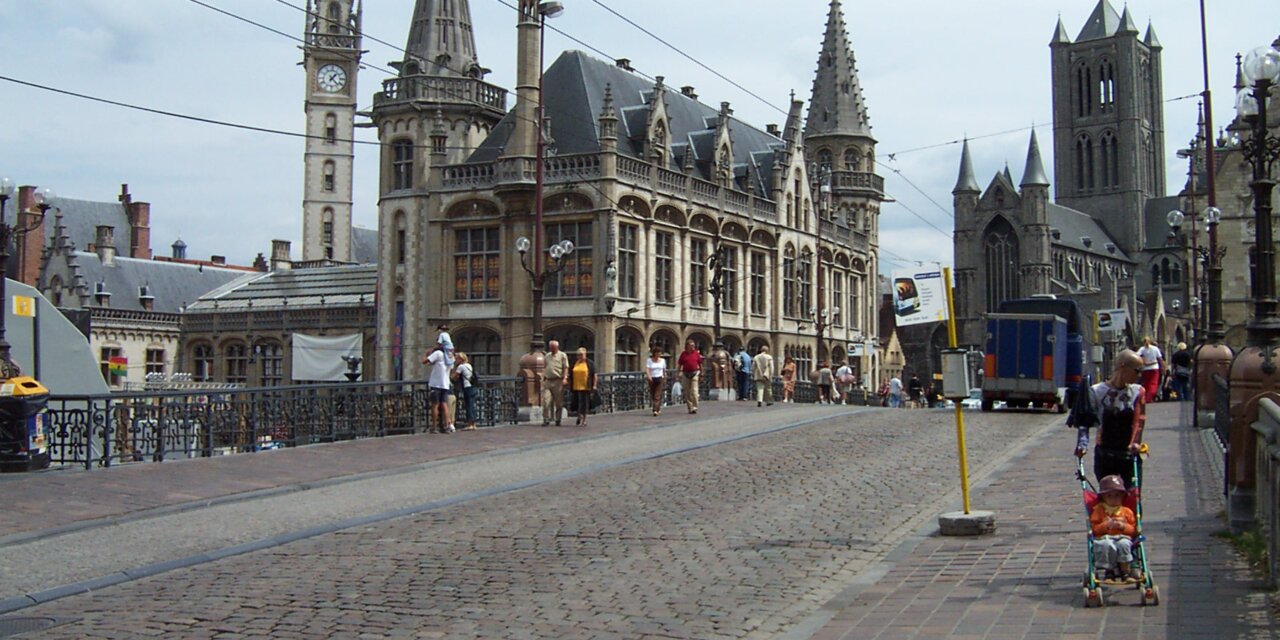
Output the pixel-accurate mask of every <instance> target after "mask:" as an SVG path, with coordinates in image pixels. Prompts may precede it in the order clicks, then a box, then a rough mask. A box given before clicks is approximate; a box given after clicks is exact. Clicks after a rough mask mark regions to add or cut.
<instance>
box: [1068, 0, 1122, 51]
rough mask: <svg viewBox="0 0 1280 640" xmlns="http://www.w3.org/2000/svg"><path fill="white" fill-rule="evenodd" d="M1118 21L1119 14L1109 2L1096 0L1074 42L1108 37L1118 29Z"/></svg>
mask: <svg viewBox="0 0 1280 640" xmlns="http://www.w3.org/2000/svg"><path fill="white" fill-rule="evenodd" d="M1126 9H1127V7H1126ZM1120 22H1121V21H1120V14H1119V13H1116V9H1115V7H1113V6H1111V3H1110V2H1107V0H1098V6H1096V7H1094V8H1093V13H1091V14H1089V19H1088V20H1086V21H1085V23H1084V27H1083V28H1082V29H1080V35H1078V36H1076V42H1082V41H1084V40H1097V39H1100V38H1110V37H1111V36H1114V35H1115V34H1116V32H1117V31H1119V30H1120Z"/></svg>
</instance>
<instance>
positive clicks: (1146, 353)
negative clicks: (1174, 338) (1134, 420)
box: [1138, 336, 1164, 404]
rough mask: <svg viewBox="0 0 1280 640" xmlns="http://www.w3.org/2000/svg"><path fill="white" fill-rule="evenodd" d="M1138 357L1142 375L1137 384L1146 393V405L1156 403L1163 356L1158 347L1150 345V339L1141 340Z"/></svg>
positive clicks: (1162, 367) (1162, 368)
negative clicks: (1140, 361)
mask: <svg viewBox="0 0 1280 640" xmlns="http://www.w3.org/2000/svg"><path fill="white" fill-rule="evenodd" d="M1138 357H1139V358H1142V374H1141V376H1142V377H1141V378H1140V380H1139V383H1140V384H1141V385H1142V389H1143V391H1144V392H1145V393H1146V398H1144V400H1146V401H1147V403H1148V404H1150V403H1154V402H1155V401H1156V393H1157V392H1159V391H1160V374H1161V373H1162V372H1163V370H1164V354H1163V353H1161V352H1160V347H1157V346H1156V345H1154V344H1152V342H1151V337H1150V336H1148V337H1146V338H1143V339H1142V348H1141V349H1138Z"/></svg>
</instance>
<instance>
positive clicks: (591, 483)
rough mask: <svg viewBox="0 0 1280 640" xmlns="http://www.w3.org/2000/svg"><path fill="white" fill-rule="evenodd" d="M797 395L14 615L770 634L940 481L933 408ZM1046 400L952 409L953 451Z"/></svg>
mask: <svg viewBox="0 0 1280 640" xmlns="http://www.w3.org/2000/svg"><path fill="white" fill-rule="evenodd" d="M814 411H825V412H826V413H828V414H831V417H830V418H829V419H827V420H823V421H822V422H820V423H818V424H814V425H810V426H805V427H801V428H797V429H793V430H789V431H785V432H781V433H777V434H773V435H763V436H759V437H753V438H749V439H746V440H742V441H739V442H736V443H731V444H725V445H721V446H716V447H709V448H704V449H699V450H695V451H692V452H687V453H682V454H679V455H671V456H667V457H662V458H658V459H655V460H651V461H647V462H639V463H634V464H627V465H623V466H619V467H616V468H610V469H607V470H604V471H602V472H599V473H593V474H582V475H579V476H576V477H573V478H571V479H569V480H565V481H562V482H557V483H553V484H547V485H542V486H538V487H535V488H532V489H527V490H523V491H517V492H511V493H507V494H503V495H498V496H493V497H489V498H484V499H476V500H471V501H467V502H465V503H462V504H458V505H456V506H452V507H449V508H445V509H440V510H437V511H432V512H428V513H424V514H421V515H418V516H415V517H409V518H402V519H398V520H394V521H390V522H387V523H383V524H376V525H372V526H367V527H362V528H359V529H353V530H346V531H342V532H338V533H336V534H332V535H327V536H322V537H317V538H313V539H310V540H305V541H301V542H296V543H293V544H289V545H285V546H281V547H277V548H274V549H270V550H266V551H261V552H257V553H253V554H247V555H243V556H238V557H233V558H228V559H225V560H221V561H218V562H212V563H208V564H204V565H200V566H196V567H193V568H189V569H181V570H177V571H173V572H169V573H165V574H161V575H158V576H155V577H151V578H147V579H143V580H138V581H135V582H130V583H126V584H123V585H120V586H116V587H111V588H108V589H104V590H102V591H97V592H93V593H91V594H87V595H80V596H74V597H70V598H65V599H62V600H58V601H56V602H53V603H50V604H46V605H42V606H40V607H35V608H30V609H27V610H24V611H23V612H22V615H24V616H39V615H64V616H74V617H76V618H77V620H76V621H75V622H73V623H70V624H67V625H63V626H59V627H55V628H54V629H51V630H49V631H46V632H45V635H44V636H42V637H51V638H56V637H63V638H78V637H132V636H137V635H159V634H173V635H174V636H178V637H214V636H222V635H225V636H226V637H264V638H265V637H271V638H287V637H358V636H360V635H361V634H373V636H392V637H395V636H405V637H428V638H429V637H442V638H466V637H483V638H592V637H600V638H641V637H677V638H719V637H757V638H771V637H777V636H779V635H780V634H782V633H783V632H784V631H785V630H787V629H788V628H790V627H791V626H792V625H794V624H795V623H797V622H798V621H799V620H801V619H803V618H804V617H806V616H808V615H809V614H811V613H812V612H813V611H814V610H815V609H816V608H817V607H818V606H819V605H821V604H822V603H824V602H826V601H827V600H829V599H830V598H831V597H832V596H833V595H835V594H836V593H838V592H839V591H840V590H841V589H842V588H844V586H845V585H846V583H847V582H848V581H849V580H850V579H851V578H852V577H853V576H855V575H856V574H858V573H859V572H861V571H863V570H864V569H866V568H867V567H868V566H870V565H871V564H872V563H875V562H877V561H878V560H879V559H880V558H881V557H882V556H883V555H884V554H885V553H886V552H887V551H888V550H890V549H892V548H894V547H895V546H897V545H898V544H899V543H900V542H901V540H902V538H903V537H904V536H905V535H907V534H908V533H910V532H912V531H914V530H915V529H917V528H918V527H919V526H920V525H921V524H922V523H923V522H925V521H926V520H929V519H931V518H933V517H934V516H935V515H936V513H937V512H938V511H939V509H940V508H941V504H942V503H941V502H939V499H952V500H953V499H954V497H955V495H956V494H957V493H958V490H957V489H956V487H957V484H958V483H957V462H956V455H955V454H956V452H955V438H954V426H953V423H952V421H951V414H950V413H949V412H941V411H895V412H887V411H869V412H865V413H862V414H858V415H850V414H849V413H848V412H844V411H841V410H840V409H837V408H826V409H816V408H814V409H809V408H806V409H805V410H804V411H795V412H794V413H796V414H801V413H806V414H807V413H811V412H814ZM770 414H771V415H772V416H775V417H776V418H782V417H783V416H784V415H787V414H784V413H783V412H770ZM754 415H759V414H754ZM724 419H726V420H731V419H732V418H724ZM1058 419H1059V418H1057V417H1056V416H1048V415H1041V414H1003V415H1001V414H996V415H993V416H981V417H971V418H970V420H971V423H970V426H969V443H970V460H971V465H972V466H973V467H974V468H975V469H981V468H982V467H984V466H989V465H990V464H991V463H993V462H995V461H997V460H998V459H1000V458H1001V456H1002V455H1003V454H1004V453H1005V452H1006V451H1007V450H1009V449H1010V448H1011V447H1013V446H1015V445H1017V444H1018V443H1019V442H1021V441H1022V440H1023V439H1024V438H1026V437H1029V436H1033V435H1035V434H1037V432H1038V431H1040V428H1041V427H1042V426H1043V425H1046V424H1048V423H1050V422H1053V421H1056V420H1058ZM691 428H693V427H691ZM473 464H477V465H482V464H484V462H483V460H477V461H475V462H473ZM300 499H305V495H304V496H303V497H301V498H300ZM209 526H223V524H222V523H209Z"/></svg>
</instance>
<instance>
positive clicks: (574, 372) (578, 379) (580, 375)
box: [569, 347, 599, 427]
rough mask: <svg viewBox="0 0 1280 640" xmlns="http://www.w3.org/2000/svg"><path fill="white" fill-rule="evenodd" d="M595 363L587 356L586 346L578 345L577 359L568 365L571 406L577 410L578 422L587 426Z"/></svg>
mask: <svg viewBox="0 0 1280 640" xmlns="http://www.w3.org/2000/svg"><path fill="white" fill-rule="evenodd" d="M598 382H599V381H598V380H597V379H596V365H595V363H594V362H592V361H591V359H590V358H588V357H587V348H586V347H578V359H577V360H576V361H575V362H574V363H573V365H572V366H570V367H569V390H570V391H572V392H573V407H574V410H575V411H577V412H578V424H580V425H582V426H584V427H585V426H587V414H589V413H591V394H592V393H593V392H594V391H595V390H596V384H597V383H598Z"/></svg>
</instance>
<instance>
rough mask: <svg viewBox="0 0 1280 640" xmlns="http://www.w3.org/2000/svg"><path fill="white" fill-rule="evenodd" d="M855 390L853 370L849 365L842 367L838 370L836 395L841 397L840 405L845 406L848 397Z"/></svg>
mask: <svg viewBox="0 0 1280 640" xmlns="http://www.w3.org/2000/svg"><path fill="white" fill-rule="evenodd" d="M852 390H853V369H852V368H850V367H849V363H847V362H846V363H844V364H842V365H840V368H839V369H836V393H837V394H839V395H840V404H845V399H846V396H848V395H849V392H850V391H852Z"/></svg>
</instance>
